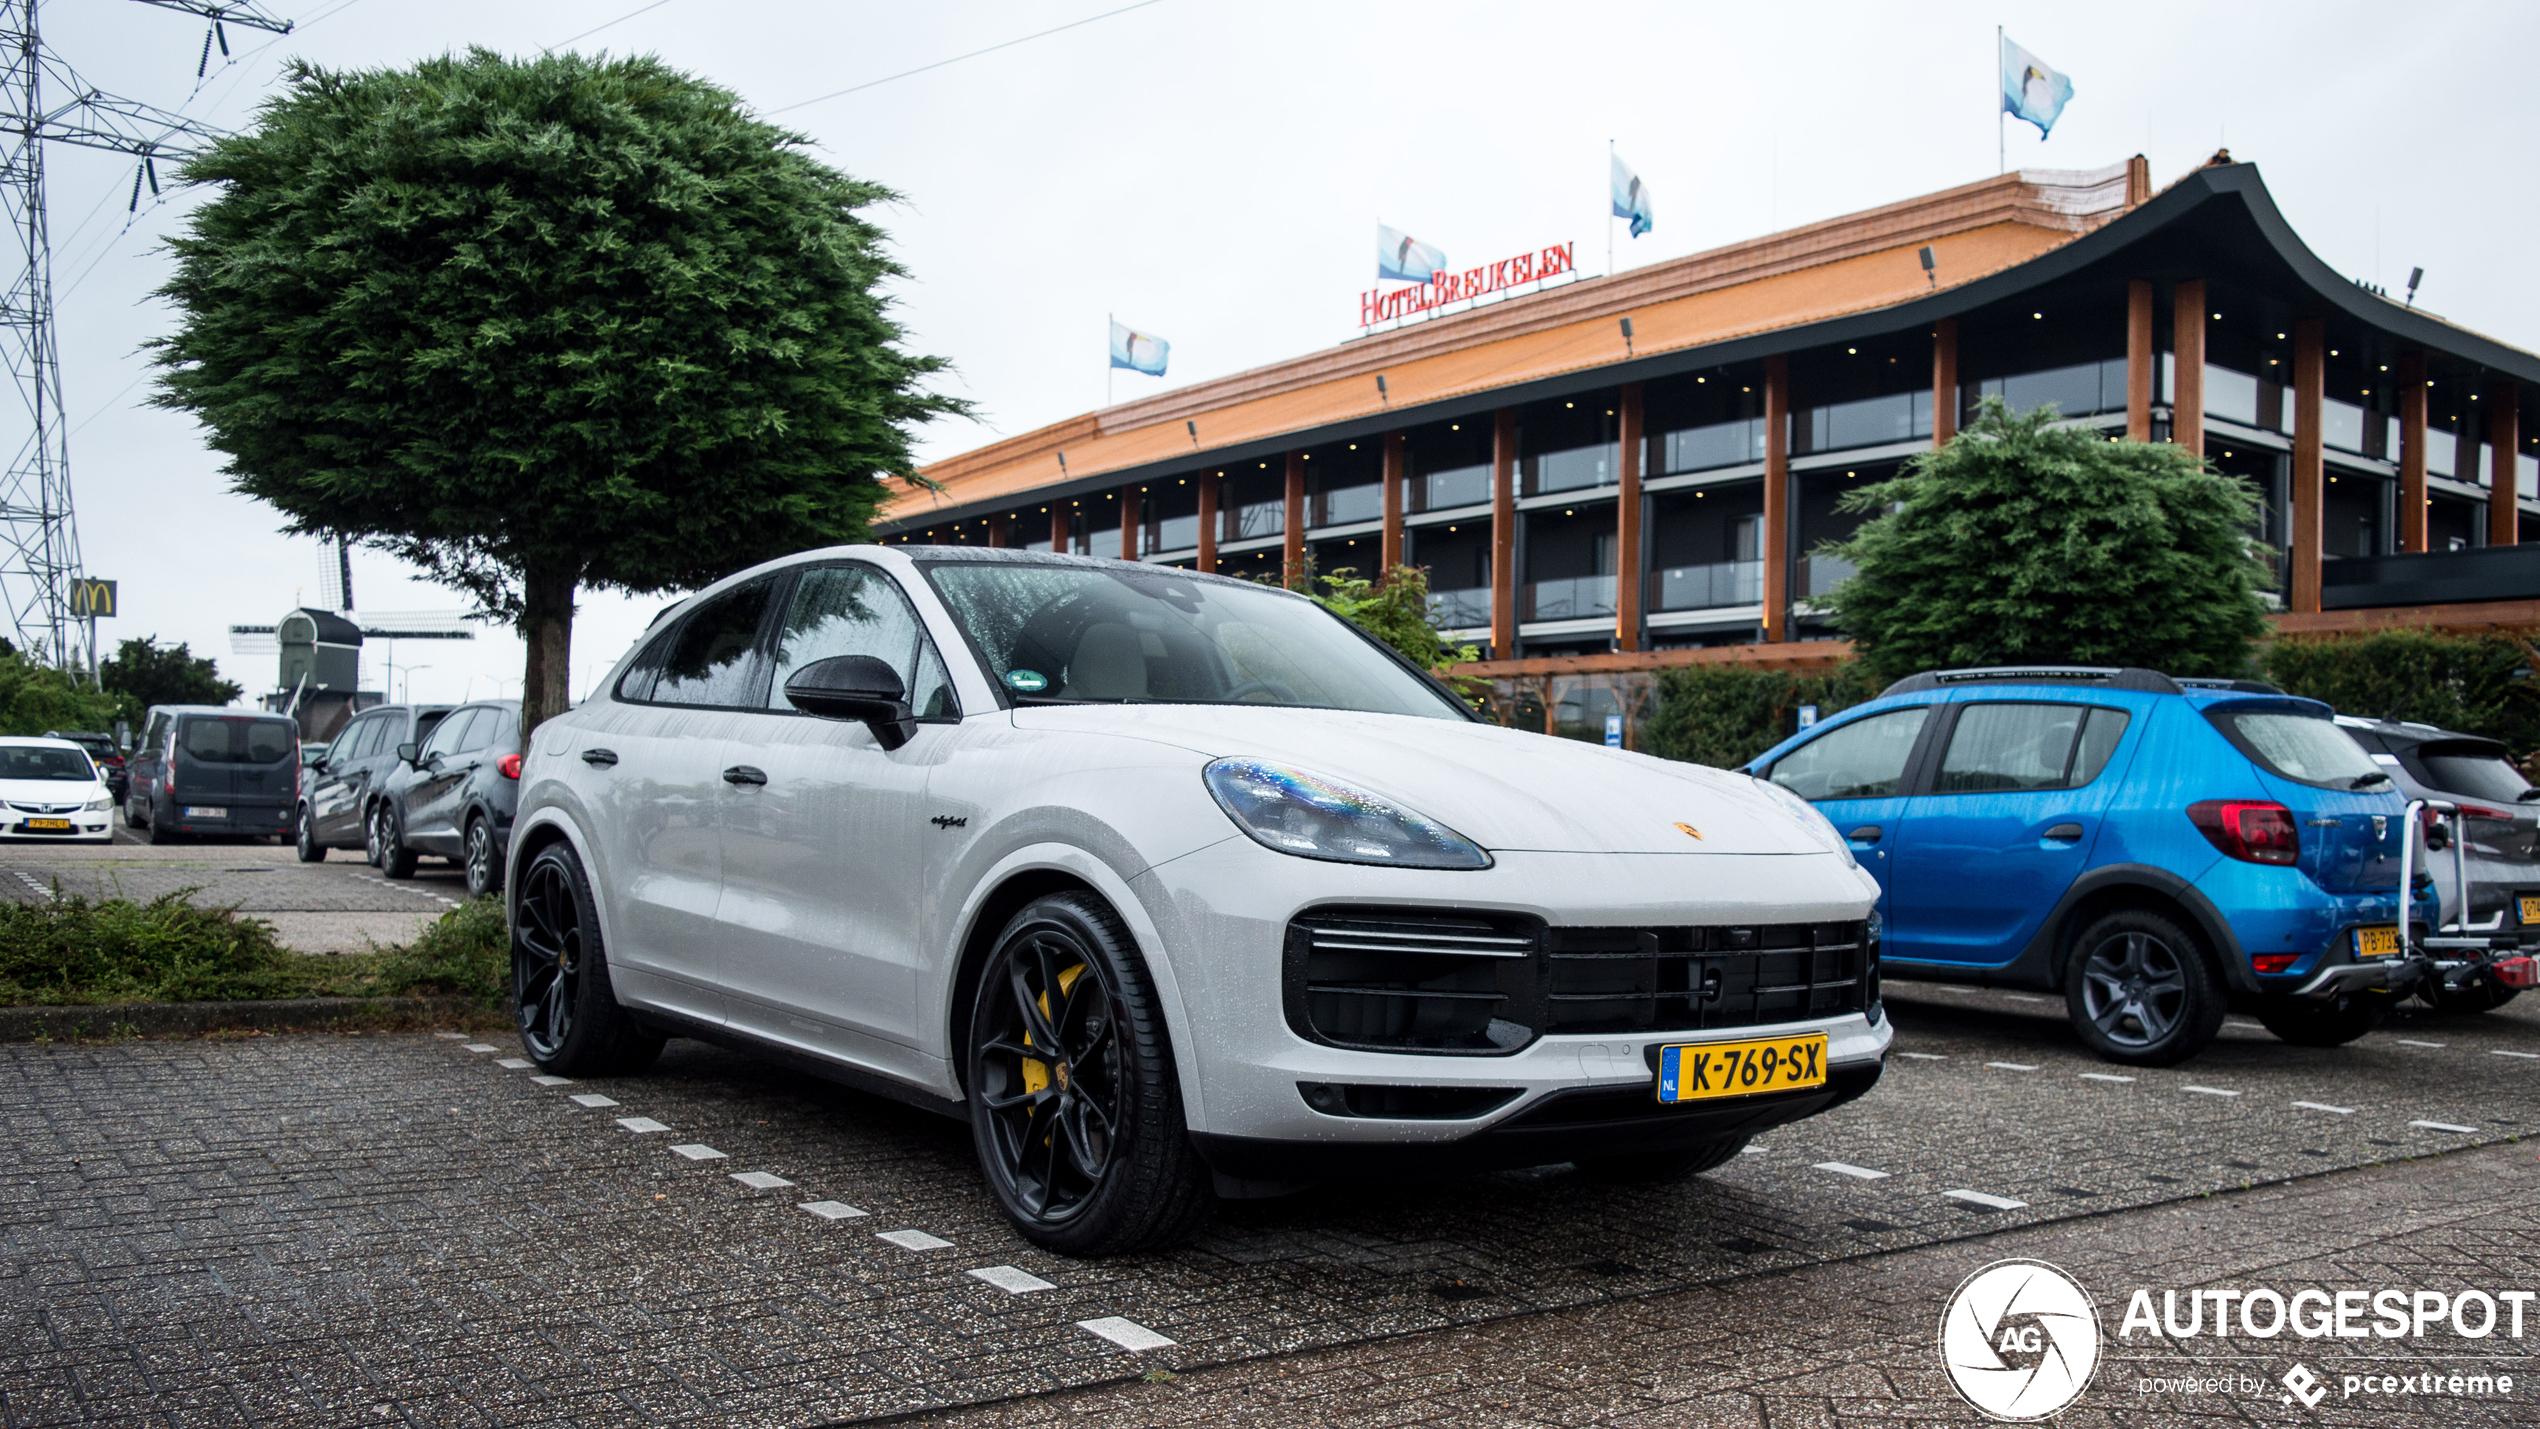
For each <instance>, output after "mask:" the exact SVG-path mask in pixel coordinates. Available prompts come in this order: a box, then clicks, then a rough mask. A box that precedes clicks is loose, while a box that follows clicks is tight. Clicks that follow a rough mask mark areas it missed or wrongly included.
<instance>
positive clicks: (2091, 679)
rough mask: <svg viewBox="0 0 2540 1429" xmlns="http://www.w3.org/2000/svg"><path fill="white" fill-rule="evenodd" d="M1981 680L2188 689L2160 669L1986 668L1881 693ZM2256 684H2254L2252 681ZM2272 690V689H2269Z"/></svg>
mask: <svg viewBox="0 0 2540 1429" xmlns="http://www.w3.org/2000/svg"><path fill="white" fill-rule="evenodd" d="M1982 680H2001V681H2005V682H2017V683H2019V684H2024V685H2037V684H2058V685H2098V686H2101V687H2102V688H2105V689H2111V690H2140V691H2142V692H2144V693H2145V694H2152V695H2183V694H2185V693H2187V690H2186V688H2185V687H2184V686H2183V685H2181V684H2180V683H2179V682H2178V681H2176V680H2173V679H2171V678H2170V677H2169V676H2167V675H2164V674H2162V673H2161V672H2160V671H2158V670H2138V669H2135V668H2134V667H2132V666H2125V667H2122V668H2120V667H2118V666H2115V665H1985V666H1979V667H1976V668H1973V669H1966V670H1925V671H1923V672H1922V673H1921V674H1919V675H1907V676H1906V677H1905V678H1904V679H1901V680H1899V681H1897V682H1896V683H1895V684H1893V685H1890V686H1888V687H1887V688H1886V689H1884V690H1881V691H1879V697H1880V698H1882V699H1884V698H1886V697H1887V696H1889V695H1910V694H1915V693H1918V692H1920V691H1923V690H1937V689H1942V688H1945V687H1947V686H1950V685H1969V684H1974V683H1976V682H1978V681H1982ZM2252 683H2254V682H2252ZM2269 689H2270V690H2272V689H2273V687H2272V686H2270V687H2269Z"/></svg>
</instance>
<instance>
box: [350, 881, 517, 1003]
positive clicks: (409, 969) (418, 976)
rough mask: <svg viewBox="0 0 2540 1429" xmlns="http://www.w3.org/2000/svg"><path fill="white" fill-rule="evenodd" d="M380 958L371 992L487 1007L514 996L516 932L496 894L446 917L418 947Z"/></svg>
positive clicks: (401, 947) (392, 951)
mask: <svg viewBox="0 0 2540 1429" xmlns="http://www.w3.org/2000/svg"><path fill="white" fill-rule="evenodd" d="M374 956H375V957H376V958H377V963H376V965H375V971H374V972H373V973H372V982H371V987H370V989H369V990H370V991H373V992H377V993H379V994H381V995H383V996H399V997H402V996H409V995H413V994H418V993H433V992H439V993H451V994H455V995H457V996H461V997H472V998H475V999H476V1000H477V1001H479V1002H483V1003H487V1004H494V1003H500V1002H503V1001H505V1000H506V999H508V998H509V997H510V996H511V990H512V940H511V928H510V925H509V924H508V923H506V922H505V921H504V917H503V900H502V899H500V898H498V897H495V896H494V895H492V894H490V893H489V894H487V895H486V896H485V897H483V898H479V899H477V900H475V901H474V902H472V903H466V904H462V905H460V906H459V907H456V908H453V909H451V910H450V911H449V912H447V913H444V914H442V915H441V916H440V917H439V918H437V919H435V920H433V923H432V925H431V926H430V927H428V928H425V929H424V930H423V936H422V937H419V938H417V939H415V940H414V941H413V942H412V943H408V944H402V945H399V946H396V947H390V948H383V949H381V950H380V951H379V952H378V953H377V954H375V955H374Z"/></svg>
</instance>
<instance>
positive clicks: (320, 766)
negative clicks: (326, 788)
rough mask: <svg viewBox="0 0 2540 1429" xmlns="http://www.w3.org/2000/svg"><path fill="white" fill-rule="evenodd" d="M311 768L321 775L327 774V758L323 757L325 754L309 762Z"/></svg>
mask: <svg viewBox="0 0 2540 1429" xmlns="http://www.w3.org/2000/svg"><path fill="white" fill-rule="evenodd" d="M309 767H310V768H311V769H314V770H316V771H317V772H318V773H320V774H323V773H325V772H326V756H325V755H323V754H321V755H319V756H318V757H317V758H315V759H312V760H310V761H309Z"/></svg>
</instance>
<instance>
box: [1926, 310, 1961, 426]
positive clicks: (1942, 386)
mask: <svg viewBox="0 0 2540 1429" xmlns="http://www.w3.org/2000/svg"><path fill="white" fill-rule="evenodd" d="M1956 435H1958V320H1957V319H1956V318H1942V319H1941V320H1940V321H1939V322H1937V323H1934V324H1932V330H1931V444H1932V445H1933V446H1935V447H1945V446H1947V445H1949V439H1950V438H1952V437H1954V436H1956Z"/></svg>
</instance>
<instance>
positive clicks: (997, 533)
mask: <svg viewBox="0 0 2540 1429" xmlns="http://www.w3.org/2000/svg"><path fill="white" fill-rule="evenodd" d="M1011 522H1012V518H1011V517H1009V516H1008V515H1007V514H1006V513H1005V512H1003V511H1000V512H998V513H997V514H995V515H994V516H991V517H989V518H988V544H989V545H991V546H996V547H1000V548H1002V547H1006V546H1011V545H1013V544H1014V537H1013V534H1012V531H1011Z"/></svg>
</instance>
